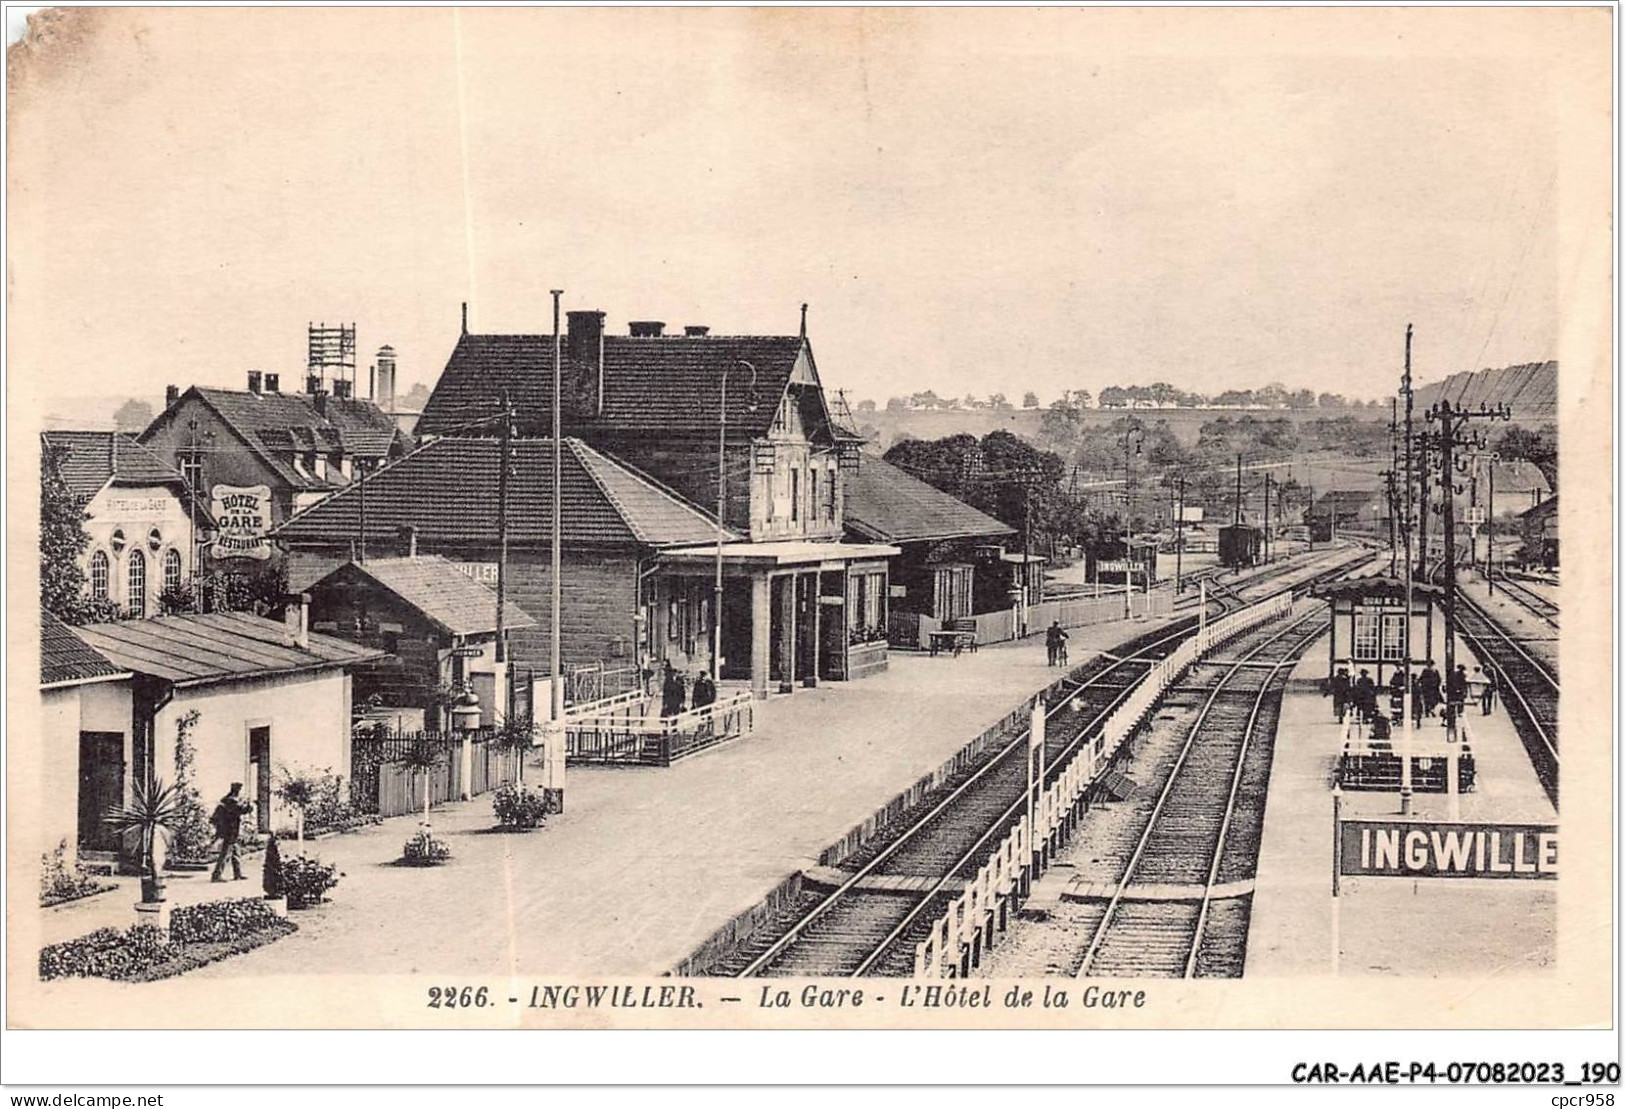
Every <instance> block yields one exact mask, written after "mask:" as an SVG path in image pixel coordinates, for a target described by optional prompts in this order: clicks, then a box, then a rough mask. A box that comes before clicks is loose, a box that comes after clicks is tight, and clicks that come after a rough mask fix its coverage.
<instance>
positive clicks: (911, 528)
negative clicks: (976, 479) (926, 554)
mask: <svg viewBox="0 0 1625 1109" xmlns="http://www.w3.org/2000/svg"><path fill="white" fill-rule="evenodd" d="M846 526H847V528H848V529H849V530H851V531H854V532H856V533H857V534H859V535H861V536H864V537H865V538H868V539H878V540H880V541H881V542H884V543H916V542H920V541H923V540H942V539H959V538H970V537H973V536H993V535H1009V534H1011V533H1012V532H1013V531H1014V530H1015V529H1014V528H1011V527H1008V526H1006V525H1005V524H1002V523H1000V522H999V521H998V520H995V519H994V518H993V517H991V516H989V515H987V514H986V513H984V512H981V511H979V510H977V509H975V508H972V507H971V506H970V505H968V504H966V503H965V502H964V501H962V500H960V499H959V498H957V497H954V496H950V495H949V494H947V493H944V492H943V491H942V490H940V489H938V488H936V487H935V486H933V485H929V484H927V483H926V482H923V481H921V480H920V479H919V478H917V477H915V476H913V475H912V474H909V473H905V472H904V471H903V470H901V469H899V468H898V467H896V466H893V465H892V464H891V463H890V462H887V461H886V460H885V459H883V458H877V457H875V456H874V455H867V454H866V455H864V456H863V458H862V459H861V461H860V462H859V464H858V469H857V472H856V473H849V474H848V475H847V477H846Z"/></svg>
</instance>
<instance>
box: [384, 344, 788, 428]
mask: <svg viewBox="0 0 1625 1109" xmlns="http://www.w3.org/2000/svg"><path fill="white" fill-rule="evenodd" d="M603 343H604V409H603V413H602V414H601V415H598V414H596V413H594V414H593V415H592V416H590V417H588V416H573V415H571V413H570V409H571V392H572V382H578V381H579V382H587V383H588V384H587V385H585V386H583V388H585V389H587V390H588V391H590V392H592V396H591V397H590V398H587V399H585V400H584V401H583V402H582V403H584V404H586V405H588V406H589V407H595V406H596V400H597V397H596V385H595V384H594V382H595V379H596V373H597V364H596V361H594V362H593V363H591V364H590V365H589V364H587V363H583V362H578V361H574V360H572V359H571V358H570V355H569V341H568V339H565V340H564V341H563V344H562V345H563V348H564V360H565V375H564V384H563V395H564V404H563V407H564V409H565V411H564V414H563V416H562V418H561V419H562V426H563V428H564V431H565V433H566V434H567V435H574V434H582V435H586V434H588V433H589V432H592V433H596V434H603V435H614V434H618V433H634V432H654V433H660V434H667V435H674V434H675V435H683V434H707V435H714V434H715V433H716V429H717V414H718V411H717V410H718V408H719V407H720V403H721V388H722V373H723V371H724V370H728V369H732V368H734V367H736V366H738V365H739V363H740V362H741V361H744V362H749V363H750V364H751V365H752V366H754V367H756V389H755V410H754V411H752V409H751V399H752V398H751V391H750V389H749V388H748V387H747V386H748V384H749V376H748V375H747V374H746V373H744V372H743V371H740V372H736V373H733V374H730V375H729V378H728V426H729V427H730V428H732V429H735V430H737V431H738V432H739V433H741V434H749V435H753V436H754V435H762V434H765V433H766V432H767V430H768V428H769V427H770V426H771V425H772V422H773V418H774V415H775V413H776V410H777V406H778V403H779V398H780V397H782V396H783V395H784V390H785V388H786V386H787V385H788V384H789V382H790V377H791V373H792V372H793V371H794V369H795V366H796V361H797V359H798V358H799V357H800V355H801V351H802V347H803V345H804V340H802V339H801V338H800V337H799V336H795V335H785V336H777V335H773V336H722V335H706V336H690V335H670V336H661V337H658V338H632V337H630V336H625V335H605V336H604V340H603ZM552 389H553V336H551V335H466V334H465V335H463V336H462V337H461V338H460V339H459V340H458V341H457V347H456V349H455V350H453V351H452V354H451V359H450V360H449V361H448V362H447V363H446V368H445V370H444V371H443V372H442V373H441V375H440V380H439V381H438V382H437V383H436V384H435V388H434V392H433V393H432V394H431V395H430V397H429V402H428V404H426V405H425V406H424V408H423V415H422V416H421V417H420V418H419V420H418V423H417V427H416V431H417V433H418V434H419V435H446V434H454V433H456V432H457V431H458V429H460V428H463V427H464V426H465V425H468V424H470V423H471V422H475V421H478V420H480V419H482V418H485V417H489V416H490V415H491V414H492V413H493V412H494V411H495V408H496V404H497V401H498V398H499V397H500V396H501V395H502V393H503V391H504V390H506V391H507V394H508V397H509V399H510V400H511V401H512V403H513V404H514V406H515V408H516V410H517V412H518V416H519V422H520V424H521V425H523V426H525V427H527V428H529V429H531V430H533V431H538V432H542V433H545V431H546V430H547V429H550V428H551V427H552V424H551V420H552V416H551V413H552V403H553V401H552V397H553V393H552ZM487 426H489V425H487ZM478 433H479V432H475V434H478Z"/></svg>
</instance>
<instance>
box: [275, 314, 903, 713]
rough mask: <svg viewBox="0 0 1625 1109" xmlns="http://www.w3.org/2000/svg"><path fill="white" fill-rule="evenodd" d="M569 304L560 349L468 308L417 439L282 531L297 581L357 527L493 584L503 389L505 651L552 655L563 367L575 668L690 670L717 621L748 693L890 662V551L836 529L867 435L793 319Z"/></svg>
mask: <svg viewBox="0 0 1625 1109" xmlns="http://www.w3.org/2000/svg"><path fill="white" fill-rule="evenodd" d="M567 319H568V328H567V331H566V332H565V333H564V334H561V335H560V336H558V337H557V348H558V350H559V352H560V358H559V360H558V364H557V365H555V358H554V352H555V337H554V336H553V335H551V334H474V333H470V332H469V331H468V329H467V314H466V310H465V314H464V326H463V330H462V332H461V334H460V335H459V336H458V338H457V342H456V344H455V346H454V349H453V351H452V353H451V356H450V358H449V360H448V361H447V364H446V367H445V370H444V371H443V372H442V374H441V376H440V379H439V381H438V383H437V384H436V386H435V389H434V392H433V393H432V394H431V396H430V398H429V401H428V403H427V404H426V405H425V407H424V411H423V415H422V417H421V418H420V419H419V421H418V423H417V426H416V429H415V430H416V432H417V434H418V436H419V437H420V440H421V441H422V442H423V444H424V445H423V446H421V447H420V448H419V449H418V450H416V451H415V452H413V453H412V454H410V455H408V456H406V457H405V458H403V459H401V460H400V461H398V462H396V463H394V464H392V465H390V466H388V467H386V468H384V469H383V470H381V471H379V472H378V473H377V474H374V475H372V476H370V477H368V479H367V480H366V481H365V482H363V483H359V484H357V485H355V486H353V487H350V488H346V489H345V490H343V491H341V492H339V493H337V494H335V495H334V496H332V497H330V498H328V499H327V500H325V501H323V502H322V503H320V504H317V505H315V506H313V507H311V508H308V509H306V510H305V511H303V512H301V513H299V514H297V515H295V516H294V517H293V518H292V519H290V520H289V521H288V522H287V523H286V524H285V525H283V526H282V527H281V528H280V529H279V530H278V532H277V537H278V540H279V541H280V542H281V543H282V544H283V545H285V546H286V547H287V548H288V551H289V557H290V567H291V569H290V584H292V585H293V586H294V587H298V586H299V584H300V582H301V581H308V580H314V579H313V578H311V577H310V575H312V574H314V575H315V576H316V577H320V576H322V575H324V574H325V573H326V572H328V571H329V570H331V569H332V568H333V567H334V566H336V565H338V564H339V563H341V562H344V561H348V560H349V559H350V558H351V557H352V554H353V555H354V557H356V558H358V559H359V557H360V555H361V554H362V551H361V549H360V546H361V537H362V536H363V535H364V536H365V546H366V553H368V554H383V553H388V554H392V555H397V556H398V555H400V554H402V553H403V549H402V540H401V538H400V536H401V535H403V534H406V533H407V529H411V532H410V534H412V535H413V536H414V537H415V542H416V544H417V548H418V549H419V551H420V552H421V553H423V554H437V555H441V556H443V557H445V558H446V559H448V560H450V561H452V562H454V563H457V564H459V565H460V566H461V567H462V568H463V569H464V570H465V571H466V572H469V573H473V574H475V575H477V576H479V577H480V579H481V580H482V581H485V582H487V583H488V584H490V583H494V580H495V575H496V560H497V552H498V546H499V536H498V535H497V529H496V520H497V517H498V515H499V512H500V509H499V504H498V497H499V489H498V481H497V475H498V471H499V469H500V462H499V459H500V457H501V452H502V446H501V442H500V434H499V433H500V431H501V426H500V425H501V423H502V420H501V419H500V416H501V414H502V412H503V409H502V407H501V406H502V403H503V402H504V400H505V401H506V402H507V403H508V404H510V405H511V406H512V420H511V424H510V427H511V435H512V438H511V440H510V447H509V449H510V451H511V454H512V464H511V468H510V481H509V483H508V484H509V489H508V493H507V496H508V497H509V503H508V505H507V509H506V513H505V516H506V519H507V520H508V534H507V540H508V549H509V574H510V579H509V580H510V582H511V589H512V592H511V594H510V596H511V599H512V600H514V601H515V602H516V603H517V604H518V605H519V606H520V607H521V608H522V609H523V610H524V612H525V613H526V614H527V615H528V616H529V617H530V618H531V619H533V620H535V621H536V624H535V626H534V627H531V628H525V629H521V630H516V631H515V632H514V633H513V634H512V636H511V637H510V642H511V644H512V647H513V662H514V664H515V665H521V666H526V667H534V668H535V669H537V670H538V671H542V672H545V671H546V670H547V669H548V668H549V667H550V665H551V660H550V649H549V642H550V631H549V628H548V623H549V621H548V615H549V610H550V607H551V606H550V592H551V584H550V571H549V560H550V543H551V520H550V514H551V498H552V485H553V481H554V476H553V473H552V463H551V455H552V441H551V439H550V438H549V437H548V436H549V435H550V433H551V427H552V415H553V414H552V392H553V380H554V376H555V374H557V376H558V381H559V392H560V396H561V411H560V424H561V427H562V429H563V432H564V438H563V441H562V459H563V465H562V467H561V470H560V474H559V478H558V480H559V482H560V494H561V502H562V516H561V521H560V526H561V531H562V537H563V538H562V544H561V563H562V569H561V576H562V578H563V599H562V608H561V614H560V638H561V646H562V654H563V656H564V659H563V661H564V670H565V673H566V675H567V676H568V675H569V674H570V673H571V672H572V671H573V670H585V669H589V668H596V669H597V670H598V671H599V672H603V671H606V670H616V671H622V672H626V673H629V674H632V675H635V677H636V680H637V681H640V682H647V681H649V680H651V679H652V678H653V675H654V674H655V673H656V672H657V671H659V670H660V668H661V667H662V665H663V664H665V663H670V664H671V665H672V666H673V667H674V668H675V669H677V670H678V671H679V672H681V673H684V674H686V675H689V676H692V675H695V674H697V673H698V672H699V671H701V670H706V669H709V668H710V666H711V656H712V653H713V650H714V643H715V642H716V639H717V637H718V629H719V626H720V642H721V653H720V658H719V660H718V671H719V675H720V677H721V679H722V680H723V681H735V682H742V683H749V685H750V687H751V689H752V690H753V691H755V692H756V693H757V694H758V695H761V696H765V695H767V693H769V692H770V691H773V690H777V691H779V692H789V691H791V690H792V689H794V688H795V687H797V686H798V685H814V684H817V683H818V682H820V681H823V680H829V679H838V680H840V679H850V678H857V677H862V676H864V675H865V674H868V673H873V672H875V671H877V670H880V669H884V667H885V664H886V630H887V625H888V621H889V617H890V606H891V600H892V590H891V580H890V574H891V560H892V559H893V557H895V556H897V555H898V554H900V553H901V552H900V548H899V547H897V546H895V545H893V544H890V543H885V542H875V541H871V540H869V539H867V538H864V537H862V536H861V535H858V536H854V535H853V534H851V533H850V532H849V531H848V529H847V523H846V507H847V496H848V485H849V482H850V478H851V475H852V474H853V473H854V472H855V470H856V468H857V466H858V462H859V458H858V454H859V447H860V445H861V444H860V440H859V439H858V437H857V436H856V435H855V434H854V433H853V432H851V431H850V430H849V429H847V428H846V427H844V426H843V425H842V424H841V423H839V422H838V421H837V420H836V418H835V416H834V414H833V413H832V411H831V409H830V406H829V404H828V402H827V400H826V398H825V394H824V389H823V386H822V383H821V382H820V380H819V377H818V370H817V366H816V364H815V362H814V359H813V351H812V345H811V343H810V341H809V340H808V338H807V336H806V334H805V316H803V328H802V332H801V333H800V334H797V335H788V336H713V335H711V334H710V332H709V329H708V328H705V327H699V326H690V327H686V328H684V329H683V333H682V334H671V335H668V334H666V332H665V326H664V324H662V323H658V322H655V321H637V322H634V323H633V324H632V325H631V328H630V334H627V335H611V334H608V333H607V332H606V330H605V327H604V319H605V317H604V313H602V312H598V311H572V312H570V313H568V314H567ZM363 500H364V501H365V509H363ZM719 509H720V513H719ZM719 563H720V568H721V577H722V588H721V591H720V595H719V593H718V590H717V585H716V579H717V575H718V566H719ZM719 599H720V601H721V604H720V610H721V611H720V618H719V616H718V612H717V609H718V607H719V606H718V604H717V602H718V600H719ZM567 699H568V698H567Z"/></svg>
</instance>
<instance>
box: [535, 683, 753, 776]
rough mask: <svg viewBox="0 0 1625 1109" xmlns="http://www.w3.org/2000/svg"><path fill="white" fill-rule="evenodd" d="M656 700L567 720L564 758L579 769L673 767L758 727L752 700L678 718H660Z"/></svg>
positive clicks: (737, 697)
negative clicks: (585, 765) (596, 765)
mask: <svg viewBox="0 0 1625 1109" xmlns="http://www.w3.org/2000/svg"><path fill="white" fill-rule="evenodd" d="M652 704H653V702H652V699H651V698H640V699H636V700H624V701H621V702H620V703H618V704H614V705H610V706H608V707H606V708H604V709H602V710H600V711H595V712H588V713H582V714H579V715H572V716H570V717H567V718H566V720H565V723H564V735H565V758H566V759H567V760H569V761H570V762H576V763H604V764H622V765H635V766H670V765H671V764H672V763H674V762H676V761H677V760H678V759H680V758H684V757H685V756H688V755H692V754H694V753H695V752H697V751H703V750H704V749H705V748H707V747H711V746H713V745H715V744H718V743H721V742H723V741H724V740H729V739H735V738H737V737H739V736H742V735H747V734H749V732H750V731H751V729H752V728H753V727H754V726H755V707H754V705H755V702H754V699H753V698H752V696H751V694H750V693H749V692H748V691H746V692H743V693H736V694H732V695H731V696H727V697H723V698H722V699H720V700H718V701H717V702H716V703H715V704H712V705H706V706H704V707H703V708H697V709H689V710H688V711H686V712H682V713H679V714H678V715H676V716H656V715H654V713H653V711H652Z"/></svg>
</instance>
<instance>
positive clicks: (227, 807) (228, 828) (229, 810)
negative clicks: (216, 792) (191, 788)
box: [209, 782, 254, 882]
mask: <svg viewBox="0 0 1625 1109" xmlns="http://www.w3.org/2000/svg"><path fill="white" fill-rule="evenodd" d="M242 791H243V783H241V782H232V783H231V789H230V790H229V791H228V792H227V793H226V795H225V796H224V797H222V798H220V803H219V804H218V805H216V806H215V807H214V814H213V815H212V816H210V817H209V823H210V824H212V825H214V834H215V835H216V836H217V837H218V838H219V840H220V857H219V858H218V859H216V860H215V863H214V881H216V882H224V881H225V880H226V877H225V875H226V860H228V859H229V860H231V880H232V881H234V882H241V881H242V880H243V864H242V859H241V857H240V855H239V853H238V849H237V840H238V838H239V837H240V836H241V835H242V833H243V817H245V816H247V815H248V814H249V813H251V812H253V811H254V806H253V805H251V804H249V803H248V802H247V801H245V800H243V798H242V797H241V796H240V795H241V793H242Z"/></svg>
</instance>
